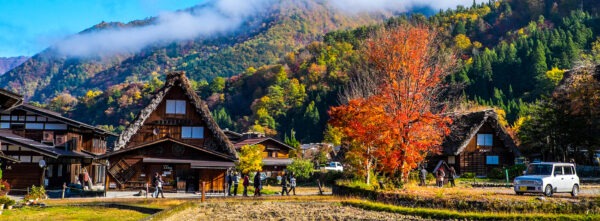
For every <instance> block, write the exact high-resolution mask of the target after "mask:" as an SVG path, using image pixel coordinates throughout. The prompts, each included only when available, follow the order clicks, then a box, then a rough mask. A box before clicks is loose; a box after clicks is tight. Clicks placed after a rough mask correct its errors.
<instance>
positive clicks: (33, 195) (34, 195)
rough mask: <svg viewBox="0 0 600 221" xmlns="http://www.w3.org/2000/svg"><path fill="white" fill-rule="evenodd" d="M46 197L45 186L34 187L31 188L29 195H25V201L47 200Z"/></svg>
mask: <svg viewBox="0 0 600 221" xmlns="http://www.w3.org/2000/svg"><path fill="white" fill-rule="evenodd" d="M46 197H47V195H46V189H44V187H43V186H40V187H36V186H35V185H33V186H31V190H29V194H27V195H25V198H24V200H37V199H45V198H46Z"/></svg>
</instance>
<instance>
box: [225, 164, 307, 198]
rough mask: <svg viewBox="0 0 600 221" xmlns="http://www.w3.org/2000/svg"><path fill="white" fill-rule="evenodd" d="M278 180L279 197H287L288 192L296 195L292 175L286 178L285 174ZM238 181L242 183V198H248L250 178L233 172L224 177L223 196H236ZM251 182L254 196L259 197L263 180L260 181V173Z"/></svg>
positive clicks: (294, 179)
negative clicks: (279, 187)
mask: <svg viewBox="0 0 600 221" xmlns="http://www.w3.org/2000/svg"><path fill="white" fill-rule="evenodd" d="M279 178H281V180H280V181H281V195H284V194H287V195H288V196H289V195H290V192H292V193H293V194H294V195H296V177H295V176H294V175H293V174H292V175H290V176H287V174H286V175H284V176H283V177H279ZM240 181H241V182H242V186H243V188H244V189H243V194H242V196H248V187H249V186H250V177H249V176H248V174H244V175H240V174H239V173H238V172H236V171H233V170H229V171H227V174H226V175H225V184H226V186H225V195H227V196H237V193H238V186H239V183H240ZM252 181H253V182H252V183H253V187H254V196H261V190H262V188H263V183H262V182H263V180H262V179H261V176H260V172H257V173H255V174H254V177H253V178H252Z"/></svg>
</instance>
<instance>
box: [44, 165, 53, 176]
mask: <svg viewBox="0 0 600 221" xmlns="http://www.w3.org/2000/svg"><path fill="white" fill-rule="evenodd" d="M52 169H53V168H52V165H48V167H47V168H46V170H47V171H46V176H47V177H48V178H50V177H52V172H53V170H52Z"/></svg>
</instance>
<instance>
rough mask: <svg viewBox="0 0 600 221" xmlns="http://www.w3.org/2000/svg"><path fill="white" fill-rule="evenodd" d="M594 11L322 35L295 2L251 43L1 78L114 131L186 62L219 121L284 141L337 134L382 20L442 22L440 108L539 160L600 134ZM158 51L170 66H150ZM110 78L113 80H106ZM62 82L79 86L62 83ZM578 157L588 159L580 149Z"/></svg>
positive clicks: (496, 9)
mask: <svg viewBox="0 0 600 221" xmlns="http://www.w3.org/2000/svg"><path fill="white" fill-rule="evenodd" d="M582 4H585V5H582ZM599 10H600V3H598V2H592V1H586V2H585V3H582V1H578V0H557V1H545V0H527V1H516V0H514V1H508V0H507V1H490V2H487V3H482V4H475V3H474V4H473V5H472V6H470V7H458V8H456V9H449V10H443V11H440V12H438V13H436V14H434V15H432V16H429V17H427V16H424V15H420V14H410V15H408V14H403V15H397V16H393V17H390V18H388V19H386V20H385V21H383V19H381V22H376V23H375V22H374V21H376V20H377V19H375V18H371V17H369V18H368V19H367V18H365V19H364V20H361V21H359V22H355V21H352V22H350V21H351V19H348V20H339V21H338V23H337V24H335V25H334V24H331V26H330V27H331V28H326V30H321V31H323V33H324V34H319V31H314V30H312V31H311V30H308V28H309V26H308V25H307V24H308V23H315V22H317V23H318V22H319V21H320V20H319V19H325V18H315V17H311V18H312V19H316V20H317V21H315V20H305V19H304V18H306V17H305V16H301V15H300V14H299V13H304V12H303V11H301V10H299V9H294V10H291V9H290V10H289V11H286V12H285V13H289V14H280V15H278V16H280V17H278V18H277V19H276V18H275V17H272V16H271V17H270V19H271V20H270V22H272V23H278V22H282V21H286V22H288V23H286V24H293V25H292V26H277V27H288V28H290V29H269V28H257V29H254V30H252V31H249V32H247V33H246V35H249V36H250V35H252V36H255V38H252V40H251V41H245V42H244V43H243V44H237V46H235V47H229V49H227V51H226V52H222V51H219V53H216V54H214V55H215V56H211V59H207V60H203V59H196V58H194V56H195V57H198V54H197V53H209V52H208V51H210V50H212V49H214V50H215V51H218V49H217V47H219V46H217V45H219V44H220V43H215V41H220V42H221V43H223V42H228V43H227V44H230V43H231V42H235V41H236V40H235V39H232V38H230V39H223V38H222V39H218V40H205V41H203V42H204V43H206V42H207V41H212V42H213V43H215V44H212V45H214V46H210V47H209V45H211V44H198V43H191V42H187V43H174V45H172V47H167V48H166V49H161V50H155V51H151V52H148V53H146V52H142V53H140V54H137V55H128V56H131V57H119V56H117V57H115V58H110V59H113V63H114V64H116V63H120V62H122V61H125V62H124V63H120V65H121V66H118V65H116V66H113V67H107V66H105V65H100V66H102V67H100V66H95V65H94V64H98V63H94V62H91V63H81V64H78V65H75V66H71V67H73V68H83V69H80V70H79V71H81V72H82V73H87V71H88V70H90V69H98V68H99V69H103V70H104V71H101V72H98V73H99V74H97V75H98V76H103V77H100V78H98V77H97V76H84V75H81V74H74V75H73V77H72V78H65V79H71V80H62V81H60V82H54V81H53V80H50V83H48V84H47V85H51V86H52V87H45V89H42V90H41V91H36V90H34V89H31V88H27V87H28V86H27V85H26V84H19V83H18V82H19V81H14V79H16V78H13V81H11V82H12V84H10V86H11V87H13V88H16V90H17V91H19V92H23V93H25V94H26V95H27V96H29V97H31V98H32V99H31V100H32V101H37V102H39V103H37V105H40V106H46V107H47V108H49V109H52V110H54V111H57V112H60V113H63V114H65V115H66V116H69V117H72V118H75V119H78V120H81V121H84V122H87V123H90V124H93V125H100V126H101V127H104V128H106V129H109V130H112V131H115V132H120V131H121V130H122V129H123V128H124V126H125V125H127V124H129V123H130V122H132V121H133V119H134V118H135V115H136V114H137V112H138V111H139V110H140V109H141V108H142V107H143V106H144V105H145V104H146V103H147V101H148V100H149V98H150V97H151V96H152V92H153V91H155V89H157V88H158V87H160V86H161V85H162V83H163V82H162V80H163V79H164V74H162V73H164V72H166V71H169V70H171V69H177V70H185V71H186V72H187V75H188V76H190V78H191V79H193V81H192V82H193V84H194V87H195V88H196V90H197V92H198V93H199V94H200V95H201V97H202V98H203V99H204V100H205V101H206V102H207V104H208V105H209V107H210V109H211V110H212V114H213V116H214V118H215V119H216V121H217V122H218V123H219V125H220V126H221V128H228V129H230V130H234V131H238V132H245V131H257V132H264V133H266V134H268V135H271V136H276V137H279V138H280V139H282V140H286V141H288V142H290V143H297V142H302V143H310V142H321V141H327V142H334V143H336V141H339V139H338V138H337V136H339V131H336V128H335V127H333V126H332V125H328V122H329V120H330V116H329V114H328V111H329V110H330V109H331V107H335V106H339V105H341V104H343V103H344V101H343V99H340V95H341V94H343V93H344V91H345V90H347V89H348V87H349V84H350V83H351V81H350V79H351V78H352V76H353V75H356V74H358V73H365V72H369V68H370V67H371V66H372V64H370V63H369V60H368V59H367V58H366V54H368V53H367V46H366V45H367V44H366V42H368V41H369V40H370V39H372V37H373V35H374V33H376V32H378V31H380V30H382V29H391V28H395V27H401V26H403V25H406V24H412V25H425V26H428V27H432V28H433V29H435V30H436V31H437V32H439V38H437V39H436V40H437V41H439V43H440V44H441V45H442V47H443V48H445V49H447V50H451V51H453V53H454V54H455V55H456V56H455V57H456V62H457V65H456V68H454V69H453V70H452V72H451V73H450V74H448V76H447V77H446V78H444V85H445V88H446V89H447V90H445V91H444V96H443V99H444V100H445V103H446V104H447V105H448V107H449V108H448V109H446V110H445V111H468V110H476V109H480V108H482V106H491V107H494V108H496V110H497V111H498V113H500V115H501V116H503V119H504V121H503V123H504V124H505V125H506V126H507V127H509V128H510V129H511V132H512V133H513V134H514V135H515V137H518V138H521V139H520V140H521V142H522V144H524V147H525V148H526V149H527V148H529V149H530V150H534V149H536V148H542V153H543V154H544V155H545V156H547V157H548V158H552V159H555V160H566V159H568V158H570V157H569V156H568V155H569V151H571V153H572V150H573V148H582V149H586V150H590V151H593V150H596V149H598V148H600V140H599V139H598V137H597V136H594V134H598V133H600V128H599V126H598V125H600V123H599V122H600V121H599V117H598V116H599V114H600V110H598V109H599V108H598V107H600V103H599V100H600V98H599V97H598V94H600V89H599V88H598V83H597V81H598V80H597V78H598V77H597V76H598V75H597V74H596V75H595V76H596V78H594V77H593V76H594V73H596V72H597V70H598V69H594V68H589V67H590V66H592V65H594V64H597V63H598V62H600V37H598V36H600V14H598V13H599V12H600V11H599ZM282 13H283V12H282ZM317 14H319V13H317ZM283 17H286V18H285V19H283ZM379 18H381V17H379ZM258 23H260V22H258ZM321 23H322V21H321ZM350 23H352V24H350ZM342 24H343V25H342ZM258 27H263V26H261V25H258ZM328 27H329V26H328ZM339 27H345V28H341V29H339ZM289 30H294V33H296V32H303V30H304V32H305V33H310V37H306V36H309V35H297V36H305V37H306V38H305V39H303V40H302V41H298V42H297V43H296V44H291V45H290V44H287V43H286V42H285V41H281V42H282V43H281V45H272V47H268V48H261V47H259V48H255V47H254V46H257V45H262V46H264V45H268V44H262V43H260V41H269V42H278V41H277V40H273V38H269V37H268V36H279V37H283V35H284V34H283V33H287V32H289ZM276 39H281V38H276ZM253 42H254V43H253ZM263 43H264V42H263ZM182 44H188V45H192V44H193V45H202V47H205V48H198V49H191V50H196V52H195V53H192V54H189V53H187V52H182V51H180V49H182V48H186V47H183V46H182ZM224 44H225V43H224ZM171 49H172V50H171ZM188 49H189V48H188ZM248 50H251V51H253V52H248ZM213 52H214V51H212V52H210V53H213ZM186 53H187V54H186ZM255 53H258V54H269V57H268V58H265V57H262V56H257V55H255ZM39 56H41V57H44V56H49V55H47V54H42V55H39ZM234 58H236V59H238V58H239V59H242V58H243V59H250V60H251V59H253V58H255V59H262V60H261V61H252V62H249V61H248V60H247V61H240V60H236V59H234ZM99 59H107V58H99ZM161 59H167V60H170V61H173V62H176V63H177V65H169V66H167V67H165V66H161V65H156V64H158V63H160V60H161ZM42 60H43V59H42ZM117 60H118V62H117ZM155 61H157V62H155ZM28 62H29V61H28ZM62 62H71V61H70V60H62ZM153 62H155V63H153ZM173 64H174V63H173ZM28 65H34V64H31V63H30V64H27V62H26V63H25V65H24V66H23V65H22V66H21V67H23V68H26V67H28ZM123 65H125V66H123ZM29 67H31V66H29ZM584 67H588V68H584ZM23 68H22V69H16V70H13V71H12V72H9V73H7V74H5V75H4V76H3V77H6V76H13V77H14V76H15V75H17V74H22V73H23V71H26V69H25V70H23ZM125 69H126V70H128V71H123V70H125ZM73 73H78V72H73ZM94 73H96V72H94ZM207 73H210V74H207ZM565 73H567V74H565ZM564 76H569V79H568V80H567V79H563V77H564ZM92 77H93V78H92ZM21 79H22V80H23V79H26V78H25V77H21ZM108 79H120V80H119V81H116V82H117V83H115V84H113V83H114V81H110V80H108ZM595 79H596V83H594V80H595ZM2 80H3V81H4V80H8V78H4V79H2ZM72 81H77V82H72ZM22 82H24V80H23V81H22ZM93 82H96V83H93ZM68 85H81V86H82V87H80V88H79V89H76V90H72V91H71V90H65V87H68ZM2 86H7V85H2ZM584 95H585V96H584ZM583 104H586V105H583ZM584 107H585V108H584ZM542 116H544V117H542ZM565 122H569V124H565ZM576 135H577V136H576ZM578 161H581V162H583V161H588V162H589V158H586V157H582V158H581V159H578Z"/></svg>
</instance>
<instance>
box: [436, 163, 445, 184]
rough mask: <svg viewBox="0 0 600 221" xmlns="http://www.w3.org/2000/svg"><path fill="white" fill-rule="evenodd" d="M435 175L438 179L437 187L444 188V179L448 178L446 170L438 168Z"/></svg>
mask: <svg viewBox="0 0 600 221" xmlns="http://www.w3.org/2000/svg"><path fill="white" fill-rule="evenodd" d="M435 175H436V177H437V186H438V187H443V186H444V177H445V176H446V173H445V172H444V168H443V167H440V168H438V170H437V171H436V174H435Z"/></svg>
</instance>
